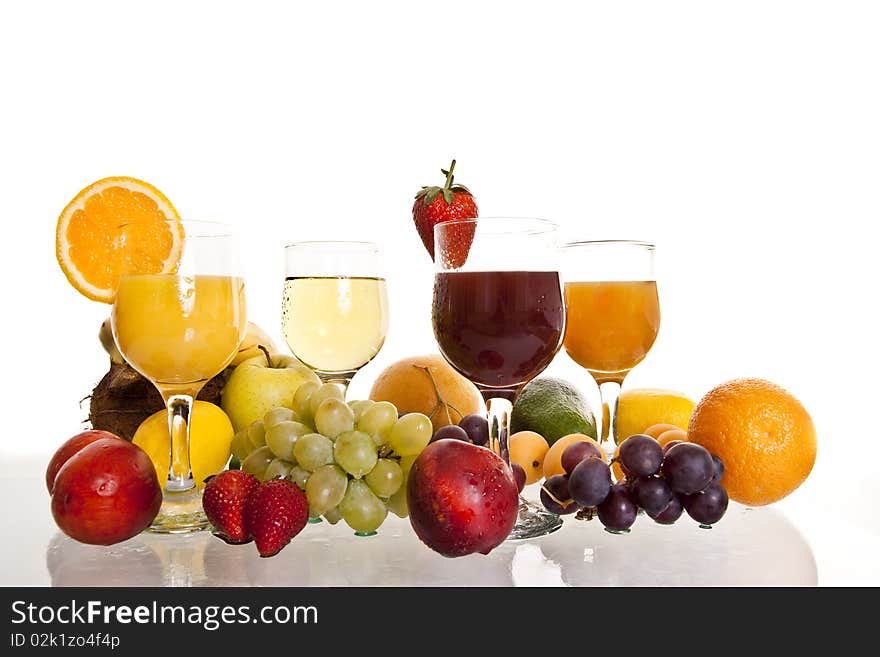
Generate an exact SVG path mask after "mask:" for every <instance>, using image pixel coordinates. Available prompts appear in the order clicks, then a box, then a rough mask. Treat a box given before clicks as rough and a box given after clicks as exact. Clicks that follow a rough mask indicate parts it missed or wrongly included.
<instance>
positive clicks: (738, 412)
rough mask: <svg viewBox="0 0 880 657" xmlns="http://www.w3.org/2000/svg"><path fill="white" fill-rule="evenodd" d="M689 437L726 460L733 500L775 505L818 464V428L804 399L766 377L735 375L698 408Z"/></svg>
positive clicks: (725, 482) (726, 476) (726, 478)
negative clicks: (796, 397) (805, 406)
mask: <svg viewBox="0 0 880 657" xmlns="http://www.w3.org/2000/svg"><path fill="white" fill-rule="evenodd" d="M688 440H689V441H690V442H692V443H697V444H699V445H702V446H703V447H705V448H706V449H708V450H709V451H710V452H711V453H712V454H715V455H717V456H718V457H720V458H721V460H722V461H723V462H724V477H723V478H722V479H721V484H722V485H723V486H724V487H725V488H726V489H727V494H728V495H729V496H730V499H732V500H735V501H737V502H740V503H741V504H747V505H749V506H762V505H764V504H771V503H773V502H776V501H778V500H781V499H782V498H783V497H785V496H786V495H788V494H789V493H791V492H792V491H793V490H794V489H795V488H797V487H798V486H800V485H801V484H802V483H803V482H804V480H805V479H806V478H807V476H808V475H809V474H810V471H811V470H812V469H813V464H814V463H815V462H816V429H815V427H814V426H813V420H812V419H811V418H810V415H809V414H808V413H807V411H806V409H804V407H803V406H802V405H801V403H800V402H799V401H798V400H797V399H795V398H794V397H793V396H792V395H791V394H790V393H789V392H787V391H786V390H784V389H783V388H781V387H779V386H778V385H776V384H774V383H770V382H769V381H764V380H763V379H735V380H733V381H728V382H727V383H723V384H721V385H719V386H717V387H715V388H713V389H712V390H710V391H709V392H708V393H707V394H706V396H705V397H703V399H701V400H700V403H699V404H697V407H696V408H695V409H694V412H693V415H692V416H691V420H690V424H689V426H688Z"/></svg>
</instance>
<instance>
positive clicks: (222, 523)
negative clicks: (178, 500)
mask: <svg viewBox="0 0 880 657" xmlns="http://www.w3.org/2000/svg"><path fill="white" fill-rule="evenodd" d="M259 485H260V482H259V481H258V480H257V478H256V477H254V476H253V475H251V474H248V473H247V472H243V471H241V470H224V471H223V472H221V473H220V474H218V475H217V476H216V477H211V478H210V479H209V480H208V483H207V484H205V492H204V494H203V495H202V508H204V510H205V515H206V516H208V520H209V521H210V522H211V524H212V525H214V529H215V530H216V531H215V532H214V536H217V537H219V538H222V539H223V540H224V541H226V542H227V543H232V544H238V543H248V542H249V541H250V540H251V536H250V534H249V533H248V532H247V530H246V529H245V524H244V508H245V503H246V502H247V499H248V497H250V495H251V494H252V493H253V492H254V491H255V490H256V489H257V486H259Z"/></svg>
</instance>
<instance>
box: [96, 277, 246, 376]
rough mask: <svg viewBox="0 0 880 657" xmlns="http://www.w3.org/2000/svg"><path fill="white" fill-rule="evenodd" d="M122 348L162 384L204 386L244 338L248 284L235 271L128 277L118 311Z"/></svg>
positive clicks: (122, 281)
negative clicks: (246, 289)
mask: <svg viewBox="0 0 880 657" xmlns="http://www.w3.org/2000/svg"><path fill="white" fill-rule="evenodd" d="M112 322H113V335H114V336H115V338H116V343H117V346H118V347H119V351H120V352H122V355H123V356H124V357H125V359H126V360H127V361H128V362H129V364H131V366H132V367H134V368H135V369H136V370H137V371H138V372H140V373H141V374H143V375H144V376H145V377H147V378H148V379H150V380H151V381H153V382H154V383H155V384H156V385H157V387H159V388H160V389H161V388H162V387H163V386H165V387H167V388H174V387H180V386H187V385H189V384H197V385H200V384H202V383H204V382H205V381H207V380H208V379H210V378H211V377H213V376H214V375H216V374H218V373H219V372H220V371H221V370H223V368H224V367H226V366H227V365H228V364H229V363H230V362H231V361H232V359H233V358H234V357H235V354H236V353H237V352H238V347H239V345H240V344H241V341H242V340H243V339H244V331H245V328H246V319H245V301H244V283H243V281H242V280H241V279H240V278H236V277H233V276H201V275H199V276H180V275H175V274H147V275H134V276H123V277H122V278H121V279H120V281H119V287H118V289H117V291H116V300H115V302H114V305H113V313H112Z"/></svg>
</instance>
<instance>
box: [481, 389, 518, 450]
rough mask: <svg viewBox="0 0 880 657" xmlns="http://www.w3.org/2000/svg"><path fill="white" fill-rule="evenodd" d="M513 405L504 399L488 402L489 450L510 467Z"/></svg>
mask: <svg viewBox="0 0 880 657" xmlns="http://www.w3.org/2000/svg"><path fill="white" fill-rule="evenodd" d="M512 411H513V404H511V403H510V401H508V400H507V399H504V398H502V397H492V398H491V399H487V400H486V414H487V415H488V420H489V449H491V450H492V451H493V452H495V453H496V454H498V455H499V456H500V457H501V458H503V459H504V462H505V463H507V465H510V450H509V449H508V446H507V439H508V437H509V436H510V413H511V412H512Z"/></svg>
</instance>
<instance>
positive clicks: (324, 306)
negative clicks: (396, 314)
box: [281, 242, 388, 389]
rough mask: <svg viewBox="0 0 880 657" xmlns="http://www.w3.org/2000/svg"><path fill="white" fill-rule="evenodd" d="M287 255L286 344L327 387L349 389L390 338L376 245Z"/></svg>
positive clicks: (323, 247) (335, 245) (291, 249)
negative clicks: (335, 386)
mask: <svg viewBox="0 0 880 657" xmlns="http://www.w3.org/2000/svg"><path fill="white" fill-rule="evenodd" d="M284 252H285V258H286V279H285V281H284V298H283V305H282V315H281V326H282V330H283V332H284V338H285V339H286V340H287V344H288V346H289V347H290V349H291V351H293V354H294V356H296V357H297V358H299V359H300V360H301V361H302V362H303V363H305V364H306V365H308V366H309V367H311V368H312V369H313V370H314V371H315V373H316V374H317V375H318V376H319V377H320V378H321V380H322V381H324V382H325V383H337V384H339V385H341V386H342V387H343V389H347V388H348V384H349V383H350V382H351V379H352V377H354V375H355V374H356V373H357V371H358V370H359V369H360V368H362V367H363V366H364V365H366V364H367V363H369V362H370V361H371V360H372V359H373V358H374V357H375V356H376V354H378V353H379V350H380V349H381V348H382V345H383V343H384V342H385V336H386V335H387V333H388V296H387V293H386V290H385V279H384V278H383V277H382V276H381V274H380V270H379V252H378V249H377V247H376V245H375V244H373V243H372V242H295V243H293V244H288V245H287V246H286V247H285V249H284Z"/></svg>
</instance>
